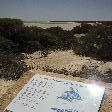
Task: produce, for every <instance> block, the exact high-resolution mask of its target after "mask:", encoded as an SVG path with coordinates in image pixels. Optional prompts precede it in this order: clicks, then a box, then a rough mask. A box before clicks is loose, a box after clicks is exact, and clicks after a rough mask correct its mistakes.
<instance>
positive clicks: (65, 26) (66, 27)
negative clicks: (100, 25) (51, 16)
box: [24, 22, 80, 30]
mask: <svg viewBox="0 0 112 112" xmlns="http://www.w3.org/2000/svg"><path fill="white" fill-rule="evenodd" d="M24 25H25V26H37V27H41V28H44V29H46V28H50V27H57V26H59V27H61V28H63V29H64V30H72V29H73V27H76V26H79V25H80V23H75V22H74V23H52V22H46V23H40V22H24Z"/></svg>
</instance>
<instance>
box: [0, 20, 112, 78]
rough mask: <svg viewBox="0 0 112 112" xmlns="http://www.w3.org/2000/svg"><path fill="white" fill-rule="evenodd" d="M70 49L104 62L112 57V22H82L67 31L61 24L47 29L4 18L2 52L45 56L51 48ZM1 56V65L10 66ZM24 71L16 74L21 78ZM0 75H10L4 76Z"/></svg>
mask: <svg viewBox="0 0 112 112" xmlns="http://www.w3.org/2000/svg"><path fill="white" fill-rule="evenodd" d="M69 49H72V50H73V51H74V52H75V54H78V55H82V56H89V57H92V58H95V59H99V60H103V61H109V60H112V50H111V49H112V22H111V21H110V22H108V21H105V22H102V21H101V22H100V21H99V22H98V23H96V22H95V23H94V25H91V24H88V23H85V22H82V23H81V25H80V26H76V27H74V28H73V29H72V30H71V31H70V30H69V31H67V30H63V29H62V28H61V27H51V28H46V29H43V28H40V27H37V26H29V27H28V26H24V24H23V22H22V21H21V20H20V19H10V18H1V19H0V52H1V54H2V53H4V51H5V52H7V53H8V54H12V55H15V54H16V55H20V53H33V52H35V51H38V50H40V51H42V53H43V54H44V56H47V53H48V51H49V50H69ZM20 57H21V56H20ZM0 58H1V59H0V60H1V61H0V64H1V65H0V66H1V68H3V66H4V67H6V65H4V62H3V59H4V58H3V55H2V57H0ZM19 59H20V60H19V62H21V60H22V58H19ZM6 60H7V63H10V64H11V63H12V62H8V60H9V59H8V57H6ZM9 61H11V60H9ZM14 63H15V64H14V66H15V67H16V66H17V67H18V69H19V68H21V66H22V67H23V69H24V68H25V69H24V70H27V69H26V68H27V66H26V65H25V63H23V62H21V63H18V62H15V61H14ZM22 64H23V65H24V66H23V65H22ZM7 66H8V68H9V69H11V70H12V68H14V66H13V67H12V68H10V67H11V66H10V65H7ZM4 70H5V68H4ZM62 71H63V70H62ZM2 72H3V71H2V69H1V73H2ZM64 72H65V71H64ZM14 73H15V72H14ZM109 73H111V72H109ZM11 74H13V73H11ZM20 74H22V73H21V72H19V73H18V74H17V75H16V76H15V77H16V78H18V77H19V76H20ZM0 77H1V78H2V77H3V78H4V77H9V76H7V75H2V76H0ZM11 78H13V75H12V77H11V76H10V78H9V79H11Z"/></svg>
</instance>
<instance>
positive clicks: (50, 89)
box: [6, 75, 104, 112]
mask: <svg viewBox="0 0 112 112" xmlns="http://www.w3.org/2000/svg"><path fill="white" fill-rule="evenodd" d="M103 94H104V88H102V87H99V86H96V85H92V84H84V83H81V82H76V81H70V80H64V79H61V78H56V77H50V76H45V75H35V76H33V77H32V78H31V79H30V80H29V82H28V83H27V84H26V85H25V86H24V87H23V89H22V90H21V91H20V92H19V93H18V95H17V96H16V97H15V98H14V99H13V100H12V102H11V103H10V104H9V105H8V106H7V107H6V109H7V110H9V112H98V110H99V107H100V104H101V100H102V97H103Z"/></svg>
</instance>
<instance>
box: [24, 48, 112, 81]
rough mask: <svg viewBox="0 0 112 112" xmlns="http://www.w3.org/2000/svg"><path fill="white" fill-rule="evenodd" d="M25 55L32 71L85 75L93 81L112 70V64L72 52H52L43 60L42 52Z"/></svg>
mask: <svg viewBox="0 0 112 112" xmlns="http://www.w3.org/2000/svg"><path fill="white" fill-rule="evenodd" d="M25 55H26V57H27V58H26V59H25V63H26V64H27V65H28V66H30V67H31V69H42V70H48V69H49V70H51V71H53V72H58V73H59V72H61V73H63V72H68V74H69V73H71V74H72V73H73V74H75V73H76V74H80V73H81V74H82V73H83V75H84V77H85V75H86V76H88V78H89V77H90V78H92V79H94V78H98V77H99V75H102V74H106V72H107V71H109V70H112V62H103V61H98V60H94V59H91V58H90V57H81V56H78V55H75V54H74V53H73V52H72V50H69V51H52V52H50V54H48V56H47V57H43V58H40V57H41V53H40V52H35V53H33V54H25ZM93 74H94V75H93ZM89 75H90V76H89ZM95 75H96V76H95ZM82 77H83V76H82ZM101 77H102V76H101ZM102 78H103V77H102ZM107 78H108V77H107ZM109 78H110V77H109Z"/></svg>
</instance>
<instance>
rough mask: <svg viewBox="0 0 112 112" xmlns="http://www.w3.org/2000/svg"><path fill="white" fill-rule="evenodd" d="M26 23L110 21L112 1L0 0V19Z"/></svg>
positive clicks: (111, 17) (111, 18)
mask: <svg viewBox="0 0 112 112" xmlns="http://www.w3.org/2000/svg"><path fill="white" fill-rule="evenodd" d="M4 17H8V18H18V19H22V20H26V21H50V20H56V21H59V20H65V21H71V20H74V21H78V20H82V21H83V20H88V21H91V20H107V21H108V20H112V0H0V18H4Z"/></svg>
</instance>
